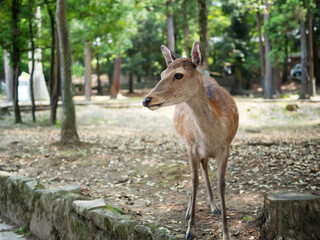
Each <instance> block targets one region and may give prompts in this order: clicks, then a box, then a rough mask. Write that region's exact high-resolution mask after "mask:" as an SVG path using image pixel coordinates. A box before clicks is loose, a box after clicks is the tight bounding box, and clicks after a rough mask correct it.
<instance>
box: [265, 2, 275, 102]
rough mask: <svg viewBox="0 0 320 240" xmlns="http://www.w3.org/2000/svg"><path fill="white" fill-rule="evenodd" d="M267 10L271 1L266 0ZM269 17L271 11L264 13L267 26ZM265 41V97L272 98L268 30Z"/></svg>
mask: <svg viewBox="0 0 320 240" xmlns="http://www.w3.org/2000/svg"><path fill="white" fill-rule="evenodd" d="M264 4H265V7H266V10H267V11H269V3H268V2H267V1H265V2H264ZM268 19H269V13H264V14H263V21H264V24H265V26H266V24H267V22H268ZM264 43H265V64H266V67H265V71H266V73H265V76H264V88H263V89H264V98H266V99H271V98H273V87H274V86H273V79H272V68H271V61H270V56H269V54H270V51H271V46H270V40H269V36H268V34H267V31H265V32H264Z"/></svg>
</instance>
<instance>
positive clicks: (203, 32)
mask: <svg viewBox="0 0 320 240" xmlns="http://www.w3.org/2000/svg"><path fill="white" fill-rule="evenodd" d="M198 2H199V35H200V47H201V50H202V54H203V60H204V68H205V69H206V70H208V57H209V32H208V0H198Z"/></svg>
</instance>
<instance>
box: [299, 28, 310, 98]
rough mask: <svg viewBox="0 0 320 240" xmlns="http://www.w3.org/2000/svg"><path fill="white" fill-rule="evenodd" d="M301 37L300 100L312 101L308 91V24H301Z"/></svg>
mask: <svg viewBox="0 0 320 240" xmlns="http://www.w3.org/2000/svg"><path fill="white" fill-rule="evenodd" d="M300 35H301V40H300V44H301V91H300V96H299V99H310V95H309V91H308V57H307V52H308V49H307V34H306V24H305V22H302V23H301V24H300Z"/></svg>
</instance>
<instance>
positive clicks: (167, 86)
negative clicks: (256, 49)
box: [143, 42, 239, 240]
mask: <svg viewBox="0 0 320 240" xmlns="http://www.w3.org/2000/svg"><path fill="white" fill-rule="evenodd" d="M161 51H162V53H163V55H164V57H165V60H166V63H167V69H166V70H164V71H163V72H162V73H161V80H160V81H159V83H158V84H157V85H156V86H155V87H154V89H152V90H151V92H150V93H149V94H148V95H147V96H146V97H145V98H144V100H143V105H144V106H145V107H148V108H149V109H151V110H156V109H158V108H160V107H165V106H170V105H177V106H176V109H175V113H174V127H175V129H176V131H177V132H178V134H179V135H180V137H181V138H182V140H183V141H184V143H185V144H186V147H187V151H188V157H189V165H190V169H191V174H192V191H191V198H190V201H189V206H188V209H187V212H186V220H189V222H188V230H187V233H186V239H187V240H190V239H193V238H194V236H195V208H196V196H197V189H198V186H199V175H198V172H199V166H200V164H201V167H202V174H203V179H204V181H205V185H206V192H207V196H208V205H209V207H210V209H211V211H212V212H213V213H214V214H220V213H221V212H220V210H219V209H218V208H217V205H216V204H215V202H214V201H213V194H212V190H211V186H210V182H209V177H208V159H209V158H216V162H217V169H218V189H219V192H220V201H221V208H222V230H223V239H229V238H230V237H229V233H228V225H227V217H226V206H225V172H226V166H227V162H228V156H229V148H230V143H231V141H232V139H233V138H234V136H235V134H236V132H237V129H238V120H239V115H238V109H237V106H236V103H235V102H234V100H233V98H232V97H231V95H230V94H229V93H228V92H227V91H226V90H225V89H224V88H222V87H220V86H219V84H218V83H217V82H216V81H215V80H214V79H213V78H211V77H208V76H205V75H203V74H202V72H201V70H202V68H203V58H202V54H201V50H200V45H199V43H198V42H196V43H195V44H194V45H193V48H192V51H191V56H192V59H189V58H179V57H178V56H177V55H176V54H175V53H173V52H171V51H170V50H169V49H168V48H167V47H165V46H161Z"/></svg>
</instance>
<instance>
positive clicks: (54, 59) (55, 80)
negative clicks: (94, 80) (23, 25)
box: [44, 0, 60, 125]
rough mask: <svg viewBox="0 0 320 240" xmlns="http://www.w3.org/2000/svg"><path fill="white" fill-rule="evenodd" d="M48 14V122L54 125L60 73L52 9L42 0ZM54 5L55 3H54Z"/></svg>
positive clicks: (46, 0)
mask: <svg viewBox="0 0 320 240" xmlns="http://www.w3.org/2000/svg"><path fill="white" fill-rule="evenodd" d="M44 2H45V4H46V7H47V10H48V15H49V19H50V35H51V46H50V50H51V52H50V70H49V90H50V91H49V92H50V123H51V124H53V125H55V124H56V121H57V108H58V100H59V95H60V83H59V82H60V74H59V73H58V68H59V67H58V51H56V46H57V41H58V40H57V39H56V34H57V33H56V24H55V18H54V10H53V9H52V8H53V7H51V5H50V4H49V2H48V0H44ZM54 7H55V3H54Z"/></svg>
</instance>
